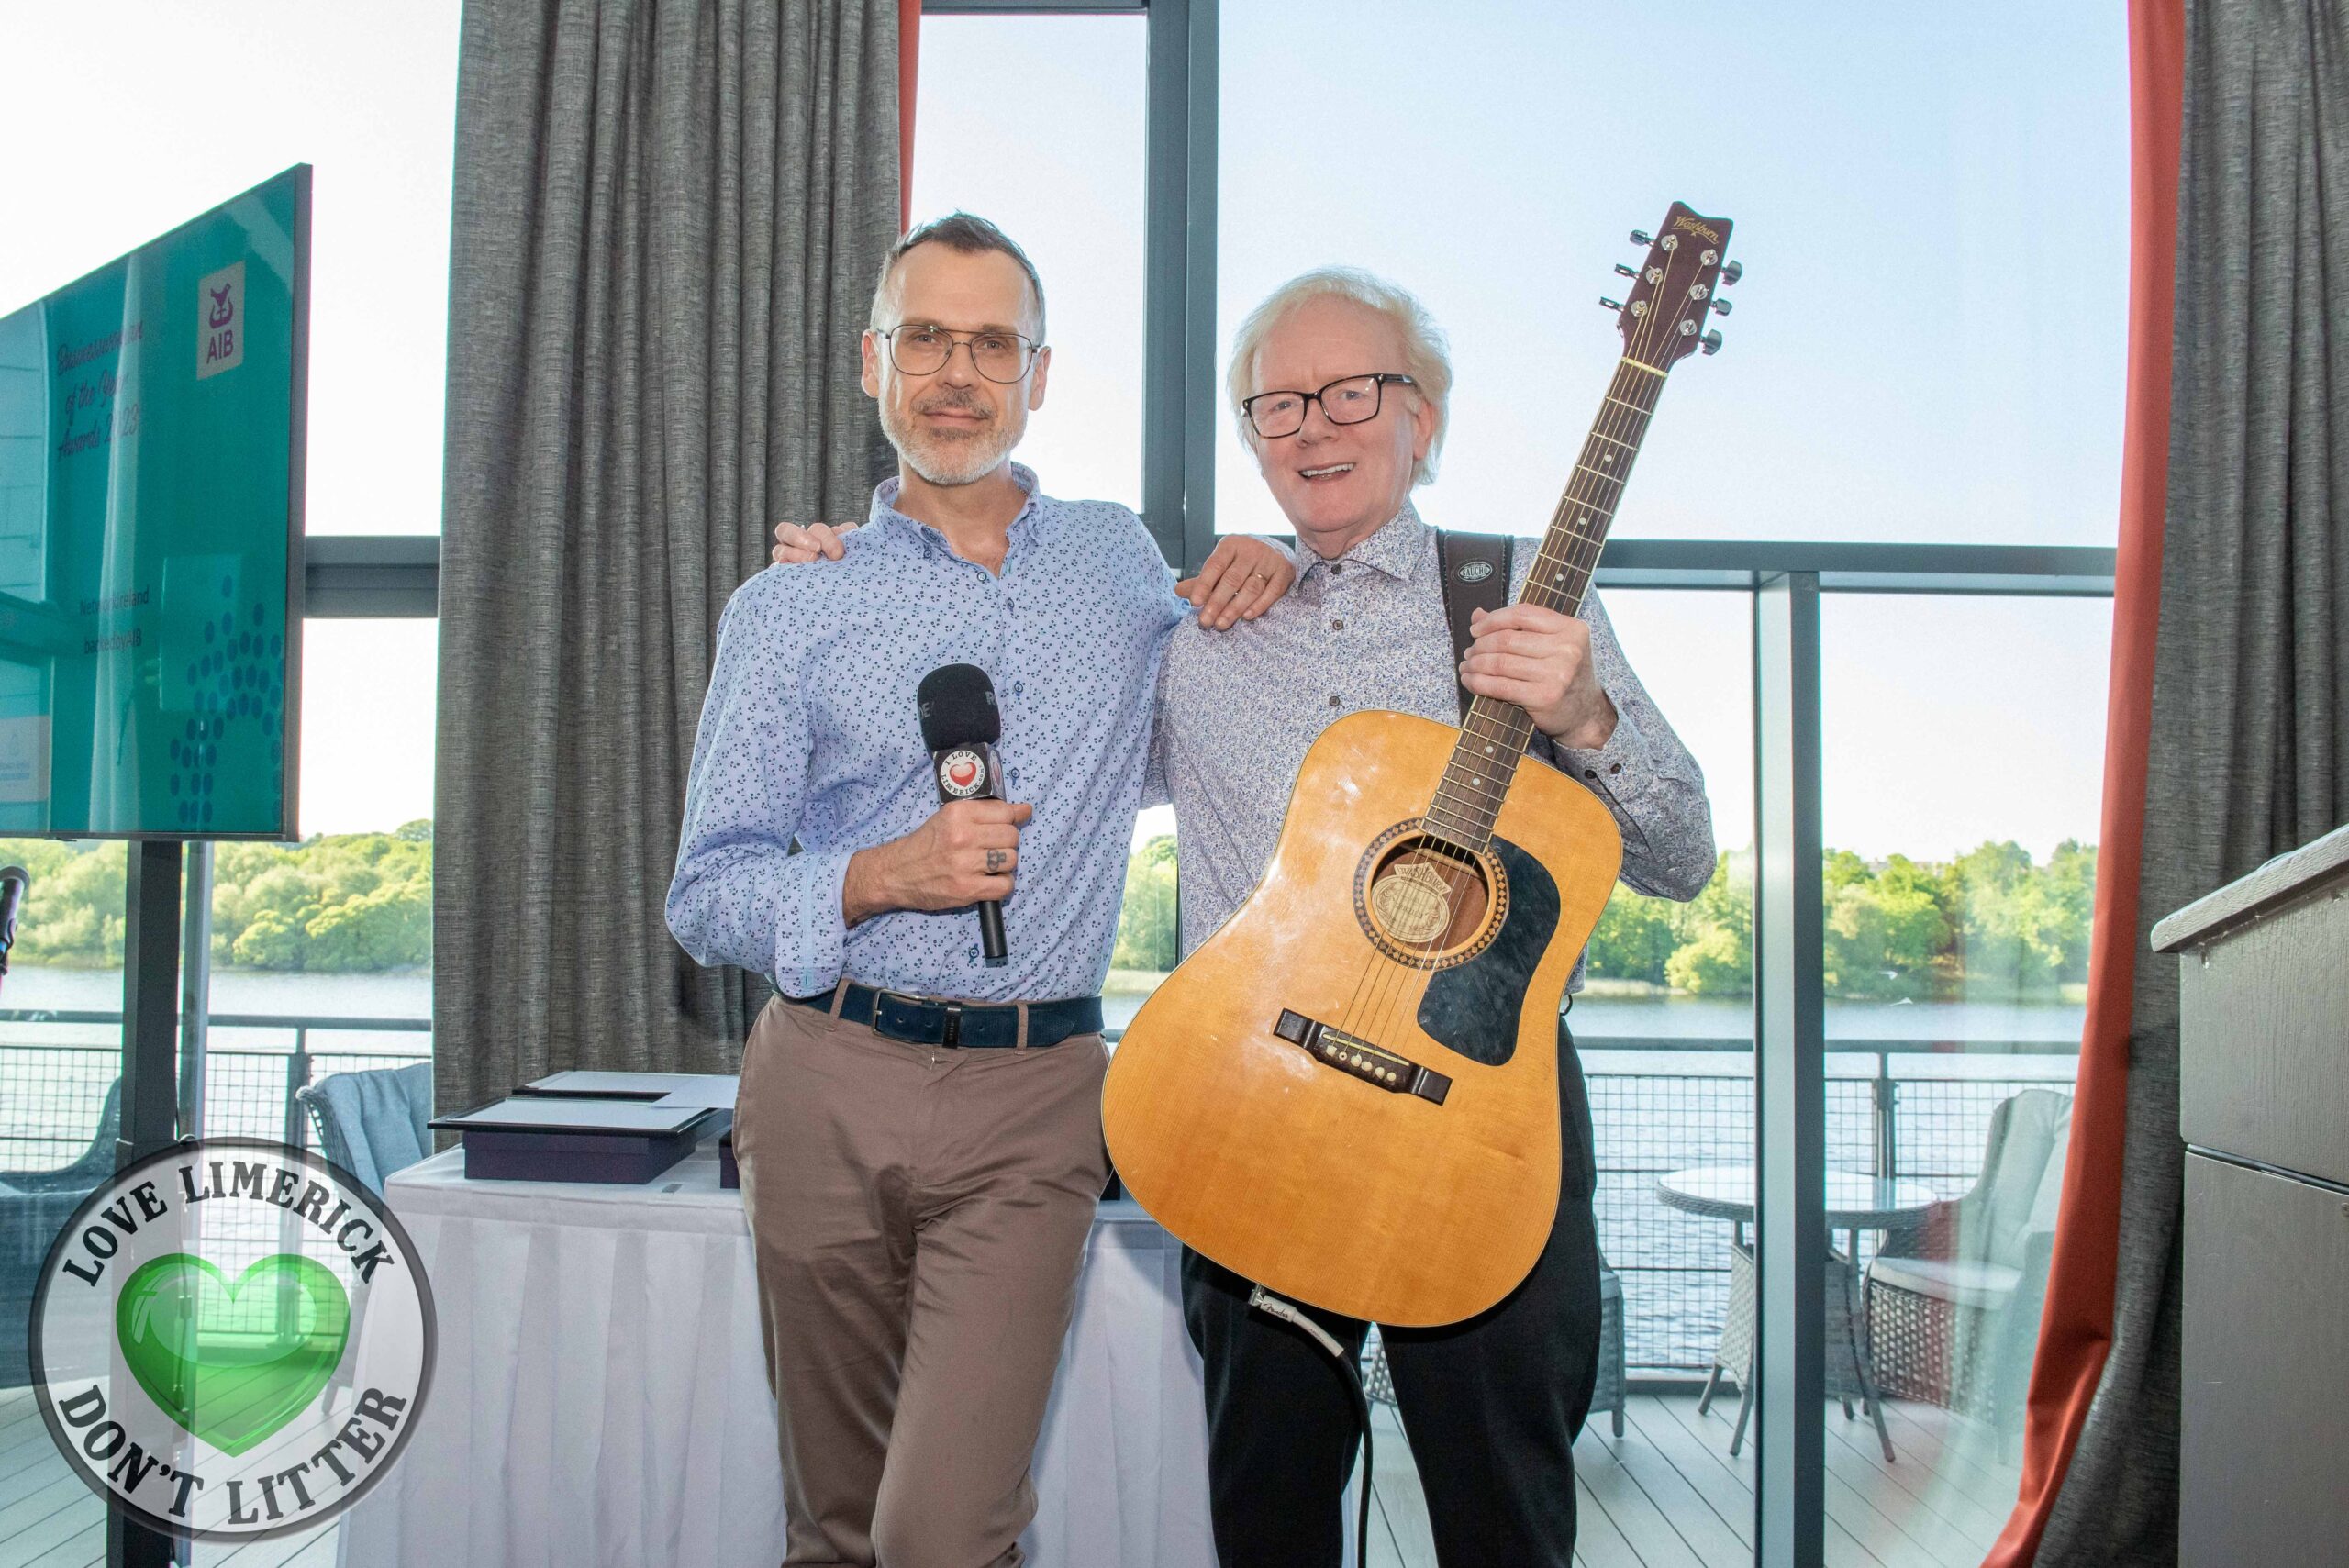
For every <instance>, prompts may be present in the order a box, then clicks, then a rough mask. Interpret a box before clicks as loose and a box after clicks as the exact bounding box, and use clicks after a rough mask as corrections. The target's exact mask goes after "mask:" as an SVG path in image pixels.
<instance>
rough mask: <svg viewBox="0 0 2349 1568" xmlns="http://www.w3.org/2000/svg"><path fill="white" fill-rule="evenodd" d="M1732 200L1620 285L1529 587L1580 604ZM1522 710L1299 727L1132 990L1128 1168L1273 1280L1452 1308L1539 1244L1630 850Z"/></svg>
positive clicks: (1283, 1288) (1326, 1295)
mask: <svg viewBox="0 0 2349 1568" xmlns="http://www.w3.org/2000/svg"><path fill="white" fill-rule="evenodd" d="M1729 235H1730V224H1729V222H1728V220H1727V219H1724V218H1718V217H1699V216H1698V215H1697V214H1696V213H1694V212H1692V211H1690V210H1689V209H1688V207H1687V206H1684V205H1681V204H1678V203H1675V204H1674V206H1673V207H1672V210H1671V212H1670V213H1669V214H1668V215H1667V216H1666V217H1665V218H1664V228H1663V229H1662V231H1661V232H1660V233H1658V234H1656V235H1655V236H1653V238H1651V237H1650V236H1648V235H1644V234H1639V233H1634V234H1633V235H1632V236H1631V238H1632V239H1633V241H1634V242H1635V243H1641V244H1645V245H1646V246H1647V247H1648V254H1647V259H1646V261H1645V262H1644V263H1643V264H1642V265H1641V266H1640V267H1639V268H1638V269H1637V270H1636V271H1634V270H1633V269H1631V268H1628V267H1622V266H1618V268H1617V269H1616V270H1617V271H1618V272H1622V273H1624V274H1625V275H1626V276H1628V277H1630V278H1631V289H1630V292H1629V294H1628V295H1627V296H1626V297H1625V299H1624V300H1623V302H1622V303H1621V304H1620V305H1617V304H1616V302H1615V301H1612V300H1608V301H1603V302H1602V303H1605V304H1607V305H1609V306H1614V307H1615V309H1616V310H1617V313H1618V315H1619V317H1620V323H1621V329H1622V334H1623V343H1624V350H1623V355H1622V358H1621V360H1620V361H1619V362H1618V364H1617V366H1616V369H1615V375H1614V379H1613V381H1612V384H1610V385H1609V387H1608V389H1607V395H1606V398H1605V400H1604V401H1603V402H1602V403H1601V404H1600V405H1599V410H1598V419H1597V420H1596V421H1595V422H1594V423H1593V424H1592V426H1591V429H1590V435H1589V438H1588V439H1586V441H1585V442H1584V443H1583V448H1582V456H1581V460H1580V461H1579V462H1576V463H1575V471H1574V476H1573V478H1572V480H1571V481H1570V482H1569V483H1568V484H1567V485H1566V488H1565V495H1564V498H1563V499H1561V500H1560V502H1559V503H1558V507H1557V510H1556V512H1555V513H1554V514H1553V517H1551V520H1550V528H1549V532H1548V534H1547V536H1546V537H1545V538H1544V539H1542V549H1541V552H1540V554H1539V555H1538V556H1537V557H1536V558H1535V561H1534V563H1533V565H1532V567H1531V574H1530V575H1529V577H1528V578H1527V580H1526V584H1525V587H1524V589H1523V591H1522V593H1521V595H1520V600H1521V602H1523V603H1527V604H1534V605H1542V606H1548V607H1549V608H1552V609H1554V610H1561V611H1564V613H1566V614H1568V615H1572V614H1574V613H1575V611H1576V610H1577V609H1578V608H1579V607H1580V606H1581V604H1582V600H1583V595H1584V593H1585V592H1586V589H1587V588H1588V586H1589V584H1590V575H1591V571H1592V569H1593V568H1594V567H1595V566H1596V565H1597V564H1598V553H1599V549H1600V546H1601V544H1602V543H1603V541H1604V540H1605V539H1606V535H1607V528H1608V525H1609V523H1610V522H1611V521H1612V520H1613V518H1614V516H1615V509H1616V506H1617V504H1618V503H1619V501H1620V498H1621V496H1622V494H1623V485H1624V482H1625V480H1626V479H1627V478H1628V477H1629V476H1630V473H1631V463H1632V462H1633V460H1634V459H1636V458H1637V457H1638V456H1639V452H1640V443H1641V439H1642V437H1643V436H1644V435H1645V434H1646V433H1647V428H1648V421H1649V419H1650V418H1651V417H1653V414H1654V412H1655V406H1656V400H1657V398H1658V397H1659V396H1660V395H1662V394H1663V391H1664V379H1665V377H1666V375H1667V374H1668V373H1670V371H1671V369H1672V367H1673V366H1674V365H1675V363H1677V362H1678V361H1681V360H1683V359H1686V358H1687V356H1688V355H1690V354H1692V353H1695V352H1696V351H1697V350H1698V349H1699V348H1702V349H1703V350H1705V351H1706V352H1708V353H1710V352H1711V351H1712V350H1715V349H1717V348H1718V347H1719V346H1720V334H1719V333H1717V332H1707V331H1706V330H1704V323H1705V321H1706V318H1707V317H1708V316H1709V314H1710V313H1712V312H1714V311H1721V312H1726V311H1727V310H1728V308H1729V306H1728V302H1727V301H1726V300H1723V299H1720V297H1719V296H1718V293H1717V291H1718V290H1719V288H1720V285H1721V284H1728V283H1734V282H1735V281H1736V279H1737V276H1738V272H1739V271H1740V267H1739V265H1738V263H1735V262H1729V263H1727V264H1724V263H1723V261H1722V254H1723V251H1724V250H1726V248H1727V246H1728V243H1729ZM1532 734H1533V721H1532V719H1531V717H1529V716H1528V715H1527V714H1526V712H1525V710H1524V709H1523V708H1521V707H1519V706H1515V705H1514V704H1511V703H1505V702H1498V701H1495V700H1494V699H1492V698H1489V697H1478V698H1477V699H1475V702H1474V703H1473V704H1471V705H1470V707H1469V710H1468V713H1467V716H1466V717H1465V720H1464V723H1463V724H1462V725H1461V727H1460V728H1453V727H1452V726H1450V725H1446V724H1439V723H1437V722H1435V721H1433V720H1431V719H1426V718H1419V717H1412V716H1410V715H1408V714H1400V713H1377V712H1365V713H1358V714H1353V715H1350V716H1348V717H1343V718H1341V719H1339V720H1338V721H1337V722H1336V723H1334V724H1332V725H1330V728H1328V729H1326V730H1325V731H1323V732H1322V734H1321V736H1320V738H1319V740H1316V741H1315V742H1314V743H1313V746H1312V749H1311V750H1310V751H1308V752H1307V753H1306V758H1305V765H1304V767H1303V768H1302V770H1300V772H1299V773H1298V774H1297V784H1296V785H1295V787H1294V788H1293V789H1292V790H1291V792H1290V795H1289V803H1288V810H1287V815H1286V817H1285V819H1284V820H1283V823H1282V827H1281V835H1280V840H1279V843H1278V845H1277V847H1276V848H1275V851H1274V853H1273V859H1272V862H1271V864H1269V865H1268V866H1267V867H1266V868H1265V870H1264V876H1263V878H1262V880H1260V881H1259V882H1258V883H1257V884H1256V887H1255V890H1254V891H1253V892H1252V893H1251V894H1250V895H1249V896H1248V899H1247V901H1246V902H1245V903H1244V904H1242V905H1241V907H1240V908H1239V909H1238V911H1236V912H1235V913H1234V914H1233V915H1232V917H1231V918H1230V919H1229V920H1227V921H1226V922H1225V923H1224V924H1223V925H1222V927H1221V928H1219V929H1218V930H1217V931H1216V932H1215V934H1214V935H1212V936H1210V937H1209V938H1208V940H1206V941H1204V942H1202V943H1200V944H1199V945H1198V947H1197V950H1196V951H1193V952H1192V954H1191V955H1190V957H1189V958H1187V959H1186V960H1185V961H1184V962H1183V963H1182V965H1181V966H1180V967H1179V968H1177V969H1176V970H1175V973H1173V974H1171V975H1169V976H1168V977H1167V978H1166V980H1165V982H1164V984H1162V985H1160V986H1159V988H1158V990H1157V992H1156V994H1155V995H1152V997H1151V998H1150V1000H1149V1001H1148V1002H1147V1003H1145V1004H1144V1005H1143V1006H1142V1008H1141V1012H1140V1013H1139V1014H1138V1015H1137V1016H1136V1017H1135V1018H1134V1020H1133V1022H1132V1024H1131V1025H1130V1026H1129V1027H1128V1029H1126V1031H1125V1035H1124V1038H1123V1039H1122V1040H1120V1041H1119V1044H1118V1048H1117V1052H1116V1055H1115V1056H1114V1057H1113V1058H1112V1060H1111V1062H1110V1064H1109V1076H1108V1086H1107V1088H1106V1090H1105V1091H1104V1095H1103V1103H1102V1119H1103V1123H1104V1125H1105V1127H1106V1129H1107V1131H1108V1142H1109V1151H1110V1154H1111V1157H1112V1158H1113V1159H1114V1160H1115V1162H1116V1164H1117V1169H1118V1173H1119V1177H1120V1178H1121V1179H1122V1180H1123V1181H1124V1183H1125V1185H1126V1189H1127V1191H1128V1192H1130V1194H1131V1195H1133V1196H1134V1197H1135V1198H1137V1199H1139V1200H1140V1201H1141V1205H1142V1207H1144V1208H1146V1209H1148V1210H1149V1211H1150V1213H1151V1214H1152V1216H1153V1217H1155V1218H1157V1219H1158V1220H1159V1222H1160V1223H1162V1224H1163V1225H1164V1226H1165V1227H1166V1228H1167V1229H1169V1230H1171V1231H1173V1232H1174V1233H1175V1235H1176V1236H1179V1237H1180V1238H1182V1239H1183V1240H1185V1241H1186V1242H1187V1243H1189V1244H1190V1245H1191V1246H1192V1247H1194V1248H1196V1249H1197V1250H1198V1251H1200V1252H1202V1253H1204V1254H1205V1255H1206V1256H1208V1257H1209V1258H1211V1259H1213V1260H1214V1261H1215V1262H1219V1263H1221V1264H1222V1265H1224V1266H1225V1267H1226V1268H1229V1269H1230V1270H1232V1271H1233V1272H1235V1273H1239V1274H1240V1275H1241V1276H1242V1277H1244V1278H1246V1279H1249V1280H1252V1281H1254V1282H1256V1283H1258V1284H1262V1285H1264V1288H1265V1289H1267V1290H1269V1291H1272V1292H1274V1293H1275V1294H1276V1295H1279V1296H1286V1297H1288V1298H1289V1299H1291V1300H1293V1301H1300V1302H1304V1303H1307V1304H1309V1305H1311V1306H1315V1307H1324V1308H1327V1309H1329V1310H1330V1311H1333V1312H1340V1313H1343V1314H1345V1315H1346V1316H1348V1317H1353V1318H1368V1319H1371V1320H1373V1321H1375V1322H1380V1323H1389V1324H1395V1325H1397V1326H1407V1327H1408V1326H1419V1325H1429V1324H1438V1323H1451V1322H1456V1321H1458V1320H1460V1319H1462V1318H1469V1317H1473V1316H1475V1314H1476V1313H1478V1312H1481V1311H1483V1310H1484V1309H1485V1308H1486V1307H1490V1306H1492V1305H1493V1304H1494V1303H1496V1302H1497V1301H1499V1300H1500V1299H1501V1298H1502V1297H1503V1296H1506V1295H1508V1293H1509V1292H1510V1291H1511V1290H1512V1289H1514V1288H1516V1286H1517V1284H1519V1282H1520V1281H1521V1280H1523V1279H1524V1278H1525V1276H1526V1274H1527V1273H1529V1272H1531V1269H1532V1267H1533V1263H1534V1261H1535V1259H1536V1258H1537V1257H1539V1255H1540V1254H1541V1251H1542V1246H1543V1244H1544V1243H1545V1242H1546V1241H1547V1240H1548V1238H1549V1234H1550V1228H1551V1225H1552V1223H1553V1219H1554V1218H1555V1216H1556V1212H1557V1200H1558V1180H1559V1147H1558V1115H1559V1112H1558V1058H1557V1027H1558V1007H1559V1003H1560V1000H1561V998H1562V996H1563V995H1564V990H1565V985H1566V981H1567V979H1568V977H1569V976H1570V975H1571V974H1572V973H1573V970H1574V966H1575V958H1576V956H1577V955H1578V954H1579V953H1580V952H1581V951H1582V950H1583V947H1584V944H1585V943H1586V942H1587V941H1588V940H1589V938H1590V933H1591V930H1592V929H1593V928H1594V927H1595V926H1596V925H1597V924H1598V917H1599V914H1600V912H1601V911H1602V910H1604V909H1605V908H1606V906H1607V900H1608V896H1609V894H1610V893H1611V892H1612V891H1613V889H1614V885H1615V878H1616V873H1617V872H1618V870H1619V869H1620V865H1621V862H1622V853H1623V845H1622V839H1621V837H1620V834H1619V833H1618V832H1617V830H1616V828H1615V822H1614V818H1613V817H1611V816H1610V815H1609V812H1608V809H1607V807H1606V806H1605V805H1603V804H1602V803H1601V802H1600V801H1599V800H1598V797H1597V796H1596V795H1592V794H1591V793H1590V792H1589V791H1588V790H1586V789H1584V788H1583V787H1582V786H1581V785H1579V784H1575V782H1574V781H1572V780H1571V779H1568V778H1567V777H1565V776H1564V774H1563V773H1559V772H1558V771H1557V770H1555V769H1554V768H1551V767H1548V766H1546V765H1544V764H1542V762H1538V761H1530V760H1529V759H1527V757H1526V756H1525V749H1526V745H1527V742H1528V741H1529V740H1531V737H1532Z"/></svg>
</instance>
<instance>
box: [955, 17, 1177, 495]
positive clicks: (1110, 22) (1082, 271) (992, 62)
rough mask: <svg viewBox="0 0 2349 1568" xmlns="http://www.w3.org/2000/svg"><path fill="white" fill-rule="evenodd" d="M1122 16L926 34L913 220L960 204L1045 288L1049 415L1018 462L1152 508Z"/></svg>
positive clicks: (982, 20)
mask: <svg viewBox="0 0 2349 1568" xmlns="http://www.w3.org/2000/svg"><path fill="white" fill-rule="evenodd" d="M1146 43H1147V25H1146V24H1145V22H1144V21H1143V19H1142V18H1141V17H1139V16H1125V17H927V18H925V19H924V20H923V22H922V25H921V72H920V97H919V101H918V119H917V122H916V125H915V130H914V183H913V192H912V196H913V201H912V206H913V217H914V221H915V222H916V223H919V222H921V221H923V220H924V219H926V218H932V217H941V216H942V215H944V214H946V213H949V212H952V211H954V210H955V209H957V208H961V209H963V210H965V211H968V212H974V213H976V214H978V215H979V216H980V217H985V218H987V219H989V220H990V221H992V222H994V223H996V225H998V226H999V227H1000V228H1002V229H1003V230H1004V232H1006V233H1007V234H1008V235H1010V236H1011V238H1012V239H1014V240H1015V241H1017V242H1018V243H1019V247H1020V249H1022V250H1025V251H1027V253H1028V258H1029V260H1030V261H1033V262H1035V264H1036V270H1037V272H1039V273H1040V274H1041V276H1042V278H1043V281H1044V301H1045V306H1046V308H1047V317H1048V319H1047V321H1046V334H1045V335H1046V337H1047V338H1048V339H1050V343H1051V346H1052V370H1051V373H1050V379H1049V381H1048V383H1047V384H1046V388H1045V401H1044V406H1043V407H1042V408H1041V409H1040V410H1038V411H1037V412H1036V413H1034V414H1032V415H1030V417H1029V424H1028V436H1027V439H1025V440H1024V441H1023V442H1022V443H1021V444H1020V448H1019V451H1018V452H1017V453H1016V454H1014V455H1015V456H1016V457H1017V458H1018V460H1019V462H1024V463H1026V464H1028V465H1029V466H1030V467H1031V468H1033V469H1034V470H1035V471H1036V473H1037V477H1038V479H1039V481H1040V482H1041V484H1042V485H1043V487H1044V490H1045V493H1046V494H1048V495H1060V496H1064V497H1068V498H1070V499H1079V498H1082V499H1086V500H1105V501H1121V502H1123V503H1125V504H1126V505H1127V506H1131V507H1134V508H1135V509H1137V510H1139V509H1140V508H1141V362H1142V360H1141V344H1142V109H1143V101H1144V90H1143V89H1144V80H1143V72H1142V67H1143V63H1144V50H1145V47H1146Z"/></svg>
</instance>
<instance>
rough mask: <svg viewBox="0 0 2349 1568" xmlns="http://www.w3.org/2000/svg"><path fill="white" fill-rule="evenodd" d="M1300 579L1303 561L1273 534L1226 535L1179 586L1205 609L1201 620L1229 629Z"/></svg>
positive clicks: (1273, 601)
mask: <svg viewBox="0 0 2349 1568" xmlns="http://www.w3.org/2000/svg"><path fill="white" fill-rule="evenodd" d="M1296 581H1297V562H1294V561H1292V560H1291V559H1289V556H1288V554H1287V552H1286V551H1285V550H1282V549H1281V548H1280V546H1278V545H1276V544H1274V543H1273V542H1272V541H1271V540H1269V539H1257V538H1255V537H1254V536H1253V535H1251V534H1226V535H1225V536H1224V537H1223V539H1221V540H1220V541H1219V542H1218V543H1217V545H1216V547H1215V550H1214V552H1213V553H1212V554H1210V555H1209V556H1208V558H1207V562H1206V563H1205V564H1204V565H1202V566H1201V567H1200V568H1199V574H1198V575H1197V577H1190V578H1186V579H1185V580H1184V581H1182V582H1180V583H1177V584H1175V592H1176V593H1177V594H1179V595H1182V596H1183V597H1184V598H1185V599H1186V600H1188V601H1189V602H1190V603H1191V605H1192V606H1193V607H1195V608H1196V609H1197V611H1198V612H1199V624H1200V625H1201V626H1203V627H1206V628H1208V629H1209V630H1212V631H1223V630H1227V629H1229V628H1231V627H1234V626H1237V625H1238V624H1239V623H1240V622H1241V621H1243V620H1254V619H1255V618H1256V617H1258V616H1261V615H1263V614H1264V612H1265V611H1266V610H1269V609H1271V608H1272V607H1273V606H1275V605H1276V604H1278V603H1279V602H1280V597H1281V595H1283V594H1286V593H1287V592H1288V590H1289V584H1292V583H1295V582H1296Z"/></svg>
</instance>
